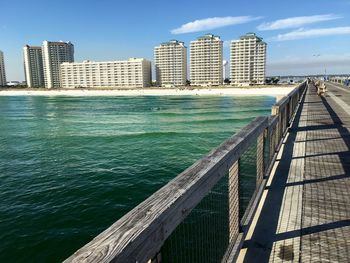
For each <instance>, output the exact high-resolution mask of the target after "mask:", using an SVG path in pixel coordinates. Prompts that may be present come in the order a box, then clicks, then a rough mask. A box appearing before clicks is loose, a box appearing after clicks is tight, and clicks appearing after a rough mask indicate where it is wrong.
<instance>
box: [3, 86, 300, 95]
mask: <svg viewBox="0 0 350 263" xmlns="http://www.w3.org/2000/svg"><path fill="white" fill-rule="evenodd" d="M294 88H295V86H271V87H260V88H259V87H249V88H233V87H229V88H194V89H189V88H188V89H176V88H173V89H165V88H152V89H115V90H103V89H101V90H96V89H95V90H87V89H66V90H64V89H50V90H43V89H40V90H35V89H22V90H20V89H6V90H1V89H0V96H181V95H185V96H188V95H189V96H191V95H192V96H196V95H199V96H210V95H214V96H278V97H281V96H284V95H287V94H288V93H289V92H290V91H292V90H293V89H294Z"/></svg>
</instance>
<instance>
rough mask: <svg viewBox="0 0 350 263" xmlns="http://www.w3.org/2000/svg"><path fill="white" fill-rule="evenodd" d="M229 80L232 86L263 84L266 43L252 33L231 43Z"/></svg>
mask: <svg viewBox="0 0 350 263" xmlns="http://www.w3.org/2000/svg"><path fill="white" fill-rule="evenodd" d="M230 64H231V70H230V78H231V84H233V85H252V84H264V83H265V68H266V43H265V42H263V41H262V38H260V37H258V36H256V35H255V34H254V33H247V34H246V35H244V36H241V37H240V39H239V40H234V41H232V42H231V61H230Z"/></svg>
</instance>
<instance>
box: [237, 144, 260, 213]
mask: <svg viewBox="0 0 350 263" xmlns="http://www.w3.org/2000/svg"><path fill="white" fill-rule="evenodd" d="M256 146H257V144H256V143H253V144H252V145H251V146H249V147H248V149H247V150H246V151H245V152H244V153H243V154H242V156H241V158H240V165H239V178H240V182H239V190H240V204H239V209H240V218H242V217H243V215H244V212H245V210H246V209H247V207H248V204H249V202H250V199H251V198H252V196H253V194H254V192H255V188H256V174H257V165H256V163H257V161H256V160H257V158H256Z"/></svg>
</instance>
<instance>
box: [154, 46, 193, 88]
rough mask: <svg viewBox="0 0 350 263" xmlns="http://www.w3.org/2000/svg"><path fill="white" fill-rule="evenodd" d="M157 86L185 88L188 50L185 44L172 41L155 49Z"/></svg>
mask: <svg viewBox="0 0 350 263" xmlns="http://www.w3.org/2000/svg"><path fill="white" fill-rule="evenodd" d="M154 64H155V72H156V77H157V85H158V86H162V87H175V86H185V85H186V81H187V48H186V47H185V44H184V42H180V41H177V40H170V41H169V42H166V43H162V44H160V46H158V47H155V48H154Z"/></svg>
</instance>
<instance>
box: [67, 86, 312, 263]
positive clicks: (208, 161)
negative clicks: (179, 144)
mask: <svg viewBox="0 0 350 263" xmlns="http://www.w3.org/2000/svg"><path fill="white" fill-rule="evenodd" d="M306 86H307V83H306V82H304V83H302V84H301V85H299V86H298V87H297V88H295V89H294V90H293V91H292V92H291V93H289V94H288V95H287V96H285V97H284V98H282V99H281V100H280V101H279V102H277V103H276V104H275V105H274V106H273V107H272V116H270V117H257V118H256V119H255V120H254V121H252V122H251V123H250V124H248V125H247V126H246V127H244V128H243V129H242V130H241V131H240V132H238V133H237V134H235V135H234V136H232V137H231V138H229V139H228V140H226V141H225V142H224V143H222V144H221V145H220V146H219V147H218V148H216V149H214V150H212V151H211V152H210V153H209V154H208V155H207V156H205V157H204V158H202V159H200V160H198V161H197V162H196V163H194V164H193V165H192V166H191V167H189V168H188V169H187V170H185V171H184V172H182V173H181V174H179V175H178V176H177V177H176V178H174V179H173V180H172V181H170V182H169V183H168V184H167V185H165V186H164V187H162V188H161V189H160V190H158V191H157V192H156V193H154V194H153V195H152V196H150V197H149V198H148V199H146V200H145V201H144V202H142V203H141V204H139V205H138V206H137V207H135V208H134V209H133V210H131V211H130V212H129V213H127V214H126V215H125V216H124V217H122V218H121V219H120V220H118V221H117V222H116V223H114V224H113V225H112V226H111V227H109V228H108V229H106V230H105V231H104V232H102V233H101V234H100V235H98V236H97V237H95V238H94V239H93V240H92V241H91V242H90V243H88V244H87V245H85V246H84V247H82V248H81V249H79V250H78V251H77V252H75V253H74V254H73V255H72V256H71V257H69V258H68V259H67V260H66V261H65V262H123V263H124V262H140V263H142V262H152V263H153V262H174V263H175V262H191V263H192V262H234V261H235V260H236V258H237V256H238V253H239V250H240V248H241V246H242V244H243V240H244V237H245V235H246V232H247V230H248V228H249V226H250V223H251V221H252V218H253V215H254V213H255V210H256V208H257V205H258V202H259V200H260V197H261V194H262V191H263V189H264V187H265V184H266V180H267V177H268V175H269V173H270V171H271V169H272V164H273V162H274V159H275V158H276V152H277V151H278V149H279V147H280V144H281V142H282V139H283V136H284V134H285V133H286V131H287V129H288V126H289V124H290V122H291V120H292V118H293V116H294V114H295V112H296V110H297V108H298V105H299V103H300V102H301V100H302V98H303V94H304V92H305V89H306Z"/></svg>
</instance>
